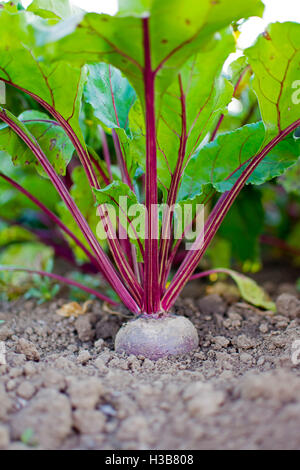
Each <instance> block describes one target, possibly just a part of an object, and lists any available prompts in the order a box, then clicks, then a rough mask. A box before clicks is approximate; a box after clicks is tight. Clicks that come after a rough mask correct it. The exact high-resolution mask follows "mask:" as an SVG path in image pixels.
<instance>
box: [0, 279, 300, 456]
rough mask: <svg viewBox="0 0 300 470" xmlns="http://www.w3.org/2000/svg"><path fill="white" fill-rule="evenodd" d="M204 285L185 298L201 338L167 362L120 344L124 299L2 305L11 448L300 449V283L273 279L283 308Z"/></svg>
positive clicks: (2, 399) (2, 370) (1, 419)
mask: <svg viewBox="0 0 300 470" xmlns="http://www.w3.org/2000/svg"><path fill="white" fill-rule="evenodd" d="M200 286H201V285H200V284H199V283H193V284H191V286H190V287H189V288H188V289H187V290H186V291H185V293H184V295H183V297H182V298H181V299H180V300H179V301H178V302H177V305H176V309H175V310H176V312H177V313H180V314H183V315H186V316H187V317H189V318H190V319H191V320H192V321H193V322H194V324H195V326H196V327H197V329H198V332H199V337H200V347H199V349H198V350H197V351H196V352H194V353H192V354H190V355H187V356H182V357H176V358H168V359H161V360H158V361H157V362H152V361H150V360H148V359H145V358H143V357H138V358H137V357H134V356H130V357H123V356H120V355H118V354H116V353H115V352H114V351H113V350H112V347H113V338H114V335H115V334H116V331H117V330H118V328H119V326H120V325H121V324H122V322H123V321H125V320H126V319H125V318H124V317H123V316H122V315H123V314H126V311H125V310H124V309H120V310H119V311H118V312H117V314H113V313H108V312H107V311H105V310H106V309H105V308H104V307H103V305H101V303H99V302H96V301H95V302H94V303H93V305H92V306H91V308H90V310H89V313H88V314H87V315H85V316H82V317H79V318H78V319H76V318H68V319H66V318H62V317H60V316H58V315H57V314H56V310H57V308H58V307H60V306H61V305H63V304H64V303H65V302H66V301H64V300H63V299H60V300H59V301H56V302H51V303H49V304H44V305H42V306H37V305H36V304H35V303H34V302H32V301H27V302H24V301H21V300H19V301H17V302H13V303H9V304H8V303H2V304H0V320H5V323H3V324H1V325H0V341H4V342H5V345H6V350H7V354H6V359H7V364H6V365H2V366H1V365H0V448H3V449H27V448H33V449H107V450H108V449H176V450H177V449H178V450H179V449H189V450H191V449H299V447H300V434H299V428H300V365H294V364H293V362H292V352H293V351H292V345H293V342H294V341H296V340H300V300H299V295H298V293H297V291H296V289H295V287H294V285H292V284H286V283H285V284H282V283H281V284H274V283H272V282H269V281H268V283H266V287H267V288H268V290H269V291H270V293H271V294H273V296H274V297H275V299H276V297H277V305H278V313H277V314H276V315H271V313H270V312H263V311H261V310H258V309H256V308H253V307H251V306H249V305H248V304H245V303H243V302H242V301H241V300H240V299H238V298H237V297H236V295H235V292H234V290H233V291H231V289H230V288H228V289H225V291H224V289H223V294H222V297H221V296H220V295H218V294H216V293H213V294H210V295H208V296H207V295H205V296H204V297H203V294H205V293H204V292H203V291H204V288H203V287H200ZM216 291H217V290H215V292H216ZM221 291H222V289H220V292H221ZM199 296H200V297H199Z"/></svg>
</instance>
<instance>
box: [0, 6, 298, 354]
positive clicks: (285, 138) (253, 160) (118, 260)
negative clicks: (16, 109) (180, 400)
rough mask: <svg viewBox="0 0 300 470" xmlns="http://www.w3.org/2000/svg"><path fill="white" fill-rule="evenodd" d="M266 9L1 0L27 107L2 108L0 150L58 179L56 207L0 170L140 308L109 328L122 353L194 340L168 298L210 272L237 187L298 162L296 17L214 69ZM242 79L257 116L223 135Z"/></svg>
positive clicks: (6, 46)
mask: <svg viewBox="0 0 300 470" xmlns="http://www.w3.org/2000/svg"><path fill="white" fill-rule="evenodd" d="M262 13H263V4H262V2H261V1H260V0H248V1H247V2H241V1H239V0H216V1H213V0H202V1H201V2H199V1H196V0H184V1H182V0H164V1H161V0H119V11H118V14H117V15H116V16H109V15H106V14H95V13H85V12H84V11H81V10H77V9H74V8H73V7H71V6H70V4H69V3H68V1H67V0H57V1H56V2H53V1H50V0H34V1H33V2H32V4H31V5H30V6H29V7H28V9H27V10H24V9H23V8H22V7H21V6H20V5H18V4H14V3H13V2H9V3H3V4H0V31H1V32H0V39H1V40H0V79H1V80H2V81H3V82H4V83H5V84H6V85H7V88H8V89H10V88H13V89H15V90H18V92H20V93H22V96H26V97H27V98H28V99H29V103H31V104H32V109H27V110H26V111H25V112H24V113H22V114H21V115H19V116H18V117H16V116H15V115H13V114H12V112H11V110H9V109H7V108H5V107H1V108H0V118H1V120H2V121H3V125H1V129H0V150H1V151H2V152H5V155H9V156H10V157H11V159H12V161H13V163H14V165H21V166H22V165H23V166H26V167H30V166H32V167H34V168H36V170H37V171H38V173H39V174H40V175H41V178H46V179H48V181H50V182H51V183H52V185H53V187H54V188H55V190H56V191H57V193H58V195H59V196H60V198H61V201H62V203H61V204H60V205H59V209H58V215H57V214H56V213H54V212H53V211H52V210H50V209H49V208H47V207H46V206H45V205H44V203H43V202H41V200H40V198H39V197H35V196H33V195H32V194H31V192H30V191H28V190H25V189H24V188H23V187H22V186H21V185H20V184H19V183H18V182H17V181H15V180H13V179H12V178H11V177H10V176H8V175H7V174H5V172H4V170H3V173H1V174H0V176H1V177H2V178H3V179H5V181H6V182H7V183H9V184H11V185H12V186H13V187H15V188H16V189H18V190H19V191H21V192H23V194H24V195H25V196H26V197H27V198H28V199H29V200H30V201H31V203H34V204H35V205H36V206H38V207H39V210H40V211H42V212H43V213H44V214H45V215H46V216H47V217H48V218H49V219H51V220H52V221H53V222H54V224H55V225H56V226H57V227H58V228H59V229H60V231H61V233H63V235H64V236H65V239H66V240H67V241H68V244H69V245H70V246H71V247H72V248H73V250H74V251H75V252H76V255H77V256H81V259H83V260H85V261H86V260H88V261H89V263H90V264H92V265H93V267H94V270H95V272H98V273H99V275H101V276H102V277H103V278H104V279H105V280H106V282H107V283H108V284H109V285H110V286H111V287H112V288H113V289H114V290H115V292H116V293H117V295H118V297H119V298H120V300H121V302H122V303H123V304H124V305H125V306H126V307H127V308H128V309H129V310H130V311H131V312H132V313H133V314H134V315H136V316H137V317H138V318H137V319H135V320H133V321H132V322H131V323H129V324H127V325H126V326H125V327H123V328H122V329H121V330H120V332H119V334H118V335H117V339H116V349H117V350H118V351H125V352H127V353H135V354H144V355H145V356H148V357H150V358H154V359H155V358H158V357H161V356H163V355H166V354H177V353H184V352H188V351H190V350H192V349H194V348H195V347H197V345H198V337H197V333H196V331H195V329H194V327H193V325H192V324H191V323H190V322H189V321H188V320H187V319H185V318H183V317H176V316H174V315H172V312H173V310H172V309H173V306H174V303H175V301H176V299H177V297H178V296H179V294H180V292H181V290H182V289H183V287H184V286H185V284H186V283H187V282H188V281H189V280H190V279H191V278H192V277H197V276H198V277H201V276H203V275H204V274H205V273H203V272H202V273H201V272H200V273H196V274H195V271H196V270H197V267H198V266H199V262H200V260H201V258H202V257H203V255H204V254H205V252H206V250H207V248H208V247H209V245H210V243H211V241H212V239H213V238H214V236H215V234H216V232H217V231H218V229H219V227H220V225H221V224H222V221H223V220H224V218H225V216H226V214H227V213H228V211H229V210H230V208H231V206H232V205H233V203H234V201H235V200H236V198H237V196H238V194H239V193H240V191H241V189H242V188H243V187H244V186H245V185H246V184H252V185H260V184H262V183H264V182H265V181H267V180H270V179H272V178H275V177H277V176H279V175H281V174H283V173H284V171H285V170H286V169H287V168H288V167H290V166H292V165H293V164H295V162H296V161H297V160H298V157H299V142H298V141H297V139H296V138H295V137H294V131H295V130H296V128H297V127H298V126H299V125H300V111H299V88H300V85H299V83H300V82H299V78H300V66H299V64H300V52H299V51H300V26H299V24H296V23H292V22H289V23H275V24H272V25H270V26H269V27H268V29H267V31H265V33H264V34H262V35H260V36H259V37H258V38H257V41H256V43H255V44H254V45H253V46H252V47H250V48H248V49H247V50H245V51H244V56H243V57H240V58H239V59H238V60H237V61H236V62H234V63H232V64H231V67H230V73H229V75H228V76H225V75H224V71H223V69H224V67H223V66H224V62H225V61H226V60H227V58H228V56H229V55H230V54H231V53H232V52H234V51H235V49H236V41H235V35H234V30H235V31H236V30H237V29H238V27H239V25H240V24H241V23H242V21H244V20H245V19H247V18H249V17H251V16H261V15H262ZM245 87H250V88H251V89H252V90H253V91H254V93H255V95H256V98H255V100H256V101H257V102H258V104H259V118H258V120H257V121H255V122H251V123H250V124H244V123H243V122H240V123H238V124H237V127H236V128H235V129H231V130H230V131H227V132H224V129H225V127H224V124H225V123H226V119H227V113H228V105H229V104H230V103H231V101H232V99H233V98H237V97H239V96H240V94H241V91H242V90H243V89H245ZM91 132H94V134H93V135H94V136H96V137H95V139H96V138H98V139H99V136H101V140H102V152H101V153H100V154H99V152H97V151H96V148H93V142H92V143H91V140H93V139H90V138H89V137H88V136H89V133H90V134H91ZM107 138H108V139H109V142H110V143H112V142H113V143H114V148H115V152H114V154H113V155H112V152H111V148H110V149H109V145H108V140H107ZM74 162H75V164H74ZM66 171H67V173H68V175H69V179H70V178H71V184H70V181H68V179H67V178H66ZM70 175H71V176H70ZM204 206H205V210H204ZM201 221H204V222H203V224H201V223H200V222H201ZM198 222H199V223H198ZM251 223H252V224H253V225H255V224H256V220H255V217H254V218H253V220H252V221H251ZM199 227H200V228H199ZM179 254H180V256H179ZM174 267H175V268H176V269H175V270H174ZM2 269H12V270H15V269H17V268H16V266H14V267H10V268H8V267H7V266H4V267H3V266H2ZM20 269H21V268H20ZM33 271H34V272H35V273H37V274H40V275H45V276H50V277H52V278H54V279H55V280H56V281H58V282H65V283H67V284H71V285H72V284H73V285H76V286H77V287H81V288H82V289H85V290H87V291H88V292H91V293H93V294H94V295H96V296H97V297H99V298H100V299H104V300H106V301H107V302H111V303H115V301H114V300H111V299H109V298H108V297H107V296H103V295H102V294H101V293H100V292H98V291H96V290H95V289H91V288H88V287H86V286H84V285H81V284H80V283H78V282H77V281H74V280H71V279H66V278H63V277H61V276H58V275H56V274H53V273H49V272H44V271H42V270H33Z"/></svg>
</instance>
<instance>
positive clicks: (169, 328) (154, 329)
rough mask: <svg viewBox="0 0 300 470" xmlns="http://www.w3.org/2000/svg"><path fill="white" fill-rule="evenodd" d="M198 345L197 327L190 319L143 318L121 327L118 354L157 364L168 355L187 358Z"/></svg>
mask: <svg viewBox="0 0 300 470" xmlns="http://www.w3.org/2000/svg"><path fill="white" fill-rule="evenodd" d="M198 345H199V338H198V334H197V330H196V328H195V327H194V325H193V324H192V323H191V322H190V320H188V319H187V318H185V317H181V316H175V315H165V316H162V317H161V318H157V319H156V318H153V317H152V318H151V317H150V316H149V317H147V316H146V315H144V316H142V317H139V318H137V319H136V320H132V321H130V322H128V323H126V324H125V325H124V326H122V328H121V329H120V330H119V332H118V333H117V336H116V339H115V350H116V352H118V353H123V352H125V353H126V354H128V355H130V354H134V355H135V356H144V357H146V358H148V359H151V360H154V361H155V360H157V359H159V358H161V357H165V356H169V355H178V354H187V353H189V352H191V351H193V350H194V349H196V348H197V347H198Z"/></svg>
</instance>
